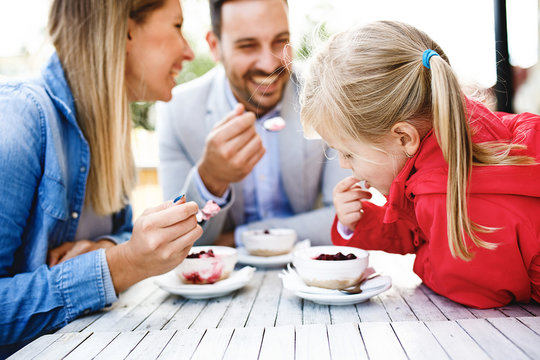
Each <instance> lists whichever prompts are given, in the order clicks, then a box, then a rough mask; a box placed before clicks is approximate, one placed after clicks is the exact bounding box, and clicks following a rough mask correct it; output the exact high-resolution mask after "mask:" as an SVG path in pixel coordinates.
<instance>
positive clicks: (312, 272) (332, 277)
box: [293, 246, 369, 289]
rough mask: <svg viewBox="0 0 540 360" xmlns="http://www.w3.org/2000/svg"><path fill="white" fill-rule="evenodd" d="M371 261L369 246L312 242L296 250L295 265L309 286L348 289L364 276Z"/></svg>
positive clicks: (294, 255)
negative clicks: (327, 244) (367, 249)
mask: <svg viewBox="0 0 540 360" xmlns="http://www.w3.org/2000/svg"><path fill="white" fill-rule="evenodd" d="M368 263H369V253H368V252H367V251H366V250H362V249H358V248H354V247H349V246H313V247H310V248H306V249H301V250H297V251H295V252H294V253H293V265H294V267H295V268H296V271H297V272H298V275H299V276H300V278H301V279H302V280H303V281H304V282H305V283H306V284H307V285H309V286H317V287H321V288H326V289H345V288H347V287H349V286H352V285H355V284H356V283H358V282H359V281H360V280H362V274H363V273H364V271H365V270H366V268H367V266H368Z"/></svg>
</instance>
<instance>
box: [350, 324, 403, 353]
mask: <svg viewBox="0 0 540 360" xmlns="http://www.w3.org/2000/svg"><path fill="white" fill-rule="evenodd" d="M359 326H360V334H361V335H362V338H363V339H364V344H365V345H366V350H367V353H368V356H369V359H370V360H379V359H380V360H386V359H396V360H397V359H407V356H406V355H405V351H404V350H403V348H402V347H401V345H400V343H399V340H398V338H397V337H396V334H395V333H394V330H393V329H392V327H391V326H390V324H389V323H381V322H367V323H360V324H359Z"/></svg>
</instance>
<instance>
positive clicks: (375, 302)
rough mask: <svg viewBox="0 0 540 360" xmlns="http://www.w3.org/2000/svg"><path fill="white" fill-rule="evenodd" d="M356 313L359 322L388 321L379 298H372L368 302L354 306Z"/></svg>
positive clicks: (388, 317)
mask: <svg viewBox="0 0 540 360" xmlns="http://www.w3.org/2000/svg"><path fill="white" fill-rule="evenodd" d="M356 311H357V312H358V317H360V321H361V322H372V321H375V322H385V321H390V316H388V314H387V312H386V309H385V308H384V305H383V303H382V301H381V299H380V298H379V296H375V297H372V298H371V299H369V300H368V301H365V302H363V303H360V304H357V305H356Z"/></svg>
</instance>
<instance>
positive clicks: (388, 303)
mask: <svg viewBox="0 0 540 360" xmlns="http://www.w3.org/2000/svg"><path fill="white" fill-rule="evenodd" d="M379 298H380V299H381V301H382V303H383V304H384V308H385V309H386V312H387V314H388V316H390V319H391V320H392V321H413V320H418V318H417V317H416V316H415V315H414V313H413V312H412V310H411V308H410V307H409V305H408V304H407V303H406V302H405V300H404V299H403V298H402V297H401V295H400V293H399V291H398V290H397V288H396V287H392V288H390V289H389V290H387V291H385V292H384V293H382V294H380V295H379Z"/></svg>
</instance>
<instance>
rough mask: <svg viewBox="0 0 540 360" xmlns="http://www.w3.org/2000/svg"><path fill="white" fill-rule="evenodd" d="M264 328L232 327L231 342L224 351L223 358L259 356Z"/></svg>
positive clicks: (248, 359)
mask: <svg viewBox="0 0 540 360" xmlns="http://www.w3.org/2000/svg"><path fill="white" fill-rule="evenodd" d="M263 333H264V328H262V327H251V328H238V329H234V333H233V335H232V338H231V342H230V343H229V346H228V347H227V350H226V351H225V354H224V357H223V359H224V360H237V359H242V360H251V359H253V360H256V359H257V358H258V357H259V351H260V350H261V344H262V340H263Z"/></svg>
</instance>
